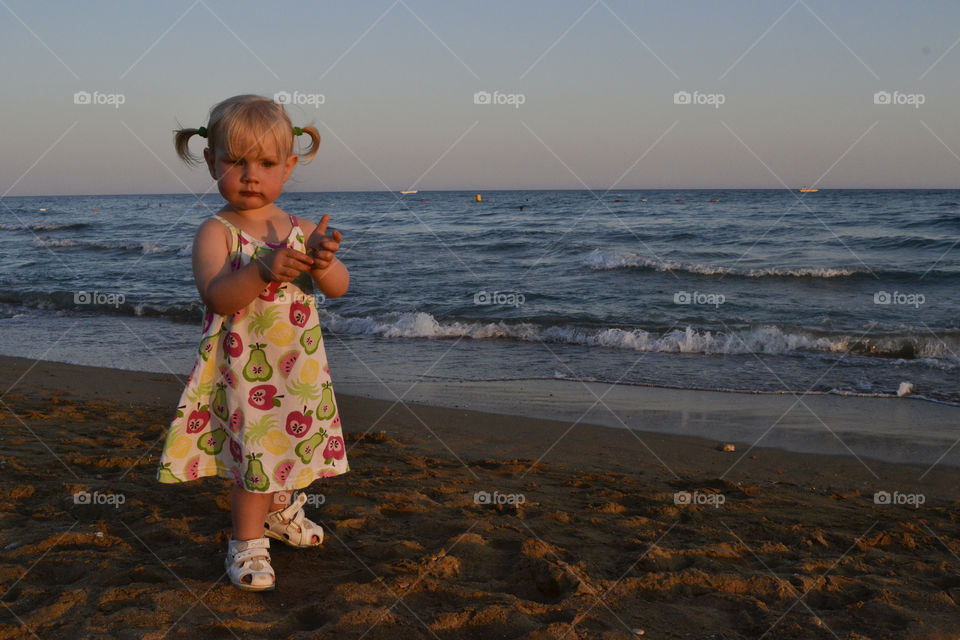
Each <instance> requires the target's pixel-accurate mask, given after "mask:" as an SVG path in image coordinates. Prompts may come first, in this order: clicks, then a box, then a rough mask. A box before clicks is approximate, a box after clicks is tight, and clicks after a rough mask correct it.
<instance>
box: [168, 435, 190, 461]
mask: <svg viewBox="0 0 960 640" xmlns="http://www.w3.org/2000/svg"><path fill="white" fill-rule="evenodd" d="M192 444H193V439H192V438H189V437H187V436H177V438H176V439H175V440H174V441H173V442H172V443H171V444H170V446H168V447H167V453H169V454H170V457H171V458H185V457H186V455H187V454H188V453H190V450H191V448H192V447H191V446H190V445H192Z"/></svg>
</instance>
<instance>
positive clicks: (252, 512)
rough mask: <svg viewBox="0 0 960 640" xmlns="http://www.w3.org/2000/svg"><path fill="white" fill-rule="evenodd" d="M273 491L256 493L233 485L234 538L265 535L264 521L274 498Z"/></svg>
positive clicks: (253, 537)
mask: <svg viewBox="0 0 960 640" xmlns="http://www.w3.org/2000/svg"><path fill="white" fill-rule="evenodd" d="M273 495H274V494H272V493H254V492H252V491H245V490H243V489H241V488H240V487H238V486H236V485H234V486H233V496H232V502H233V505H232V506H233V508H232V509H231V511H232V513H233V539H234V540H254V539H256V538H262V537H263V523H264V521H265V520H266V519H267V511H268V509H269V508H270V503H271V501H272V500H273Z"/></svg>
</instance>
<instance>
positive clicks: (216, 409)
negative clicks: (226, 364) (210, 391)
mask: <svg viewBox="0 0 960 640" xmlns="http://www.w3.org/2000/svg"><path fill="white" fill-rule="evenodd" d="M213 415H215V416H217V417H218V418H220V419H221V420H226V419H227V385H225V384H223V383H222V382H219V383H217V392H216V394H214V396H213Z"/></svg>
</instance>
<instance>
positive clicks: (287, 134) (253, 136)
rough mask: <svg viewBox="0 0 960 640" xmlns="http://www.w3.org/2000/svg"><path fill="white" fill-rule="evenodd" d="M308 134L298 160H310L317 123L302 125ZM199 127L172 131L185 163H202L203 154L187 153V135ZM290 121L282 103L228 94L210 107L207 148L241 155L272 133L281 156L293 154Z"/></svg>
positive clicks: (314, 152)
mask: <svg viewBox="0 0 960 640" xmlns="http://www.w3.org/2000/svg"><path fill="white" fill-rule="evenodd" d="M301 131H303V133H304V134H306V135H308V136H310V146H309V147H308V148H307V150H306V151H305V152H302V153H300V154H298V155H299V156H300V162H303V163H304V164H305V163H307V162H310V161H311V160H312V159H313V157H314V156H315V155H317V147H319V146H320V132H319V131H317V128H316V127H313V126H309V127H303V128H302V129H301ZM199 133H200V129H193V128H183V129H177V130H175V131H174V136H173V146H174V147H175V148H176V150H177V155H178V156H180V159H181V160H183V161H184V162H186V163H187V164H201V163H202V162H203V159H202V158H198V157H197V156H195V155H193V154H192V153H190V146H189V143H190V138H191V137H193V135H194V134H199ZM293 134H294V131H293V124H292V123H291V122H290V117H289V116H288V115H287V112H286V110H285V109H284V108H283V105H280V104H277V103H276V102H274V101H273V100H270V99H269V98H264V97H263V96H257V95H242V96H233V97H232V98H227V99H226V100H224V101H223V102H221V103H219V104H217V105H215V106H214V107H213V108H212V109H210V119H209V122H208V123H207V126H206V137H207V148H209V149H211V150H212V151H214V152H216V150H217V149H218V148H222V149H223V150H224V151H226V153H227V155H228V157H230V158H239V157H243V156H244V155H245V154H246V153H247V152H249V151H250V150H251V148H255V147H259V146H260V145H261V144H262V141H263V140H264V138H266V137H267V136H272V138H273V141H274V142H275V143H276V145H277V151H278V152H279V153H280V154H281V156H282V157H284V158H285V157H287V156H289V155H293V143H294V140H293V138H294V135H293Z"/></svg>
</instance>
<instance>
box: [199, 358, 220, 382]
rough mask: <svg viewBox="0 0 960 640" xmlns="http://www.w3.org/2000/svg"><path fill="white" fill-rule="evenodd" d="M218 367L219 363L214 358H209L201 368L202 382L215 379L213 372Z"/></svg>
mask: <svg viewBox="0 0 960 640" xmlns="http://www.w3.org/2000/svg"><path fill="white" fill-rule="evenodd" d="M216 369H217V363H216V362H214V361H213V360H207V361H206V362H204V363H203V368H202V369H201V370H200V382H210V380H212V379H213V372H214V371H216Z"/></svg>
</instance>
